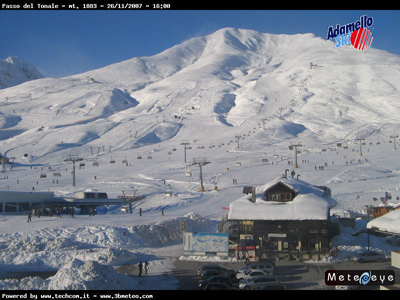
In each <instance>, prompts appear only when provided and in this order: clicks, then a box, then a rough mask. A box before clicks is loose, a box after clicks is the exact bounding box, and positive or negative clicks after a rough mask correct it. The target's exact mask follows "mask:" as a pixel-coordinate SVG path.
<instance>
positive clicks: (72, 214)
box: [69, 206, 75, 218]
mask: <svg viewBox="0 0 400 300" xmlns="http://www.w3.org/2000/svg"><path fill="white" fill-rule="evenodd" d="M74 214H75V208H74V207H73V206H71V210H70V212H69V216H70V217H71V218H74Z"/></svg>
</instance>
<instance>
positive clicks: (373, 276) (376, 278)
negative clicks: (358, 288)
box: [325, 270, 395, 285]
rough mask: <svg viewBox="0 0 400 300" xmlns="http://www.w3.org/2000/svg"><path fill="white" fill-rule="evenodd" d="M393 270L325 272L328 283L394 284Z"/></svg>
mask: <svg viewBox="0 0 400 300" xmlns="http://www.w3.org/2000/svg"><path fill="white" fill-rule="evenodd" d="M394 283H395V274H394V271H393V270H371V271H365V270H364V271H362V270H328V271H326V272H325V284H326V285H393V284H394Z"/></svg>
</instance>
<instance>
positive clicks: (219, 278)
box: [199, 275, 232, 290]
mask: <svg viewBox="0 0 400 300" xmlns="http://www.w3.org/2000/svg"><path fill="white" fill-rule="evenodd" d="M211 282H222V283H224V284H226V285H227V286H229V287H230V288H232V283H231V280H230V279H229V277H228V276H224V275H216V276H212V277H210V278H208V279H207V280H202V281H200V282H199V288H200V289H202V290H203V289H204V288H205V287H206V286H207V285H208V284H209V283H211Z"/></svg>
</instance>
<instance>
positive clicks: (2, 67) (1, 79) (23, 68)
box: [0, 56, 43, 89]
mask: <svg viewBox="0 0 400 300" xmlns="http://www.w3.org/2000/svg"><path fill="white" fill-rule="evenodd" d="M38 78H43V75H42V74H40V72H39V71H38V70H37V69H36V68H35V67H34V66H32V65H31V64H29V63H27V62H24V61H22V60H20V59H19V58H18V57H15V56H14V57H8V58H7V59H5V60H0V89H5V88H8V87H11V86H15V85H18V84H21V83H23V82H26V81H29V80H34V79H38Z"/></svg>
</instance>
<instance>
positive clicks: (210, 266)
mask: <svg viewBox="0 0 400 300" xmlns="http://www.w3.org/2000/svg"><path fill="white" fill-rule="evenodd" d="M206 270H218V271H220V274H229V275H231V274H236V272H235V271H234V270H231V269H226V268H224V267H221V266H219V265H217V264H206V265H202V266H200V268H199V269H198V270H197V274H198V275H200V276H203V273H204V272H205V271H206Z"/></svg>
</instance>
